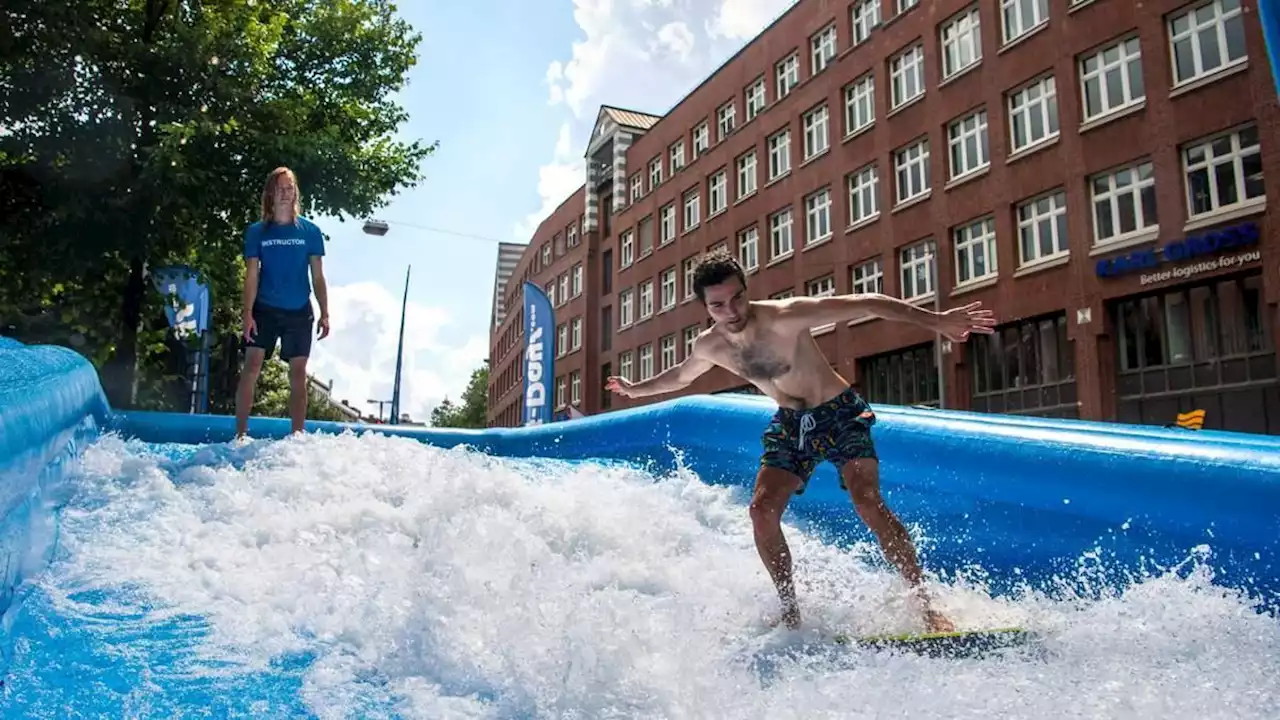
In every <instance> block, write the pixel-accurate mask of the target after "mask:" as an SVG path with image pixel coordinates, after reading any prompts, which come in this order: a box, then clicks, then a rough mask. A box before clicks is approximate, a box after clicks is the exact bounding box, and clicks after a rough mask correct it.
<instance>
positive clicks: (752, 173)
mask: <svg viewBox="0 0 1280 720" xmlns="http://www.w3.org/2000/svg"><path fill="white" fill-rule="evenodd" d="M737 167H738V199H739V200H741V199H742V198H744V197H747V196H748V195H750V194H751V193H754V192H755V191H756V184H757V174H758V173H759V163H758V162H756V150H755V148H752V149H751V150H749V151H747V152H746V153H744V154H743V155H741V156H739V157H738V162H737Z"/></svg>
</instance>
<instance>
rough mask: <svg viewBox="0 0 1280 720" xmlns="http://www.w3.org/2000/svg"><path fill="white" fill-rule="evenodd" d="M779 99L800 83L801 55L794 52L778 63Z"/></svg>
mask: <svg viewBox="0 0 1280 720" xmlns="http://www.w3.org/2000/svg"><path fill="white" fill-rule="evenodd" d="M775 69H776V70H777V73H778V99H779V100H781V99H782V98H784V97H786V96H787V95H788V94H790V93H791V89H792V88H794V87H795V86H796V85H798V84H800V56H799V55H798V54H796V53H792V54H791V55H790V56H789V57H787V59H785V60H783V61H782V62H780V63H778V64H777V66H776V68H775Z"/></svg>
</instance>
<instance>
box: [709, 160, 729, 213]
mask: <svg viewBox="0 0 1280 720" xmlns="http://www.w3.org/2000/svg"><path fill="white" fill-rule="evenodd" d="M707 185H708V187H709V195H710V199H709V202H710V204H711V207H710V208H708V212H709V213H710V215H715V214H716V213H719V212H722V211H723V210H724V209H725V208H727V207H729V174H728V172H726V171H724V170H721V171H719V172H717V173H716V174H714V175H712V176H711V181H710V182H709V183H707ZM710 215H709V216H708V217H710Z"/></svg>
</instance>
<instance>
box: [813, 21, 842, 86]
mask: <svg viewBox="0 0 1280 720" xmlns="http://www.w3.org/2000/svg"><path fill="white" fill-rule="evenodd" d="M809 44H810V45H811V46H812V48H813V51H812V53H811V56H812V60H813V71H812V72H811V73H810V74H812V75H817V74H818V73H820V72H822V71H823V70H826V69H827V64H828V63H830V62H831V59H832V58H834V57H835V56H836V26H835V24H834V23H833V24H831V25H828V26H827V27H826V28H824V29H823V30H822V32H820V33H818V34H817V35H814V36H813V39H812V40H810V41H809Z"/></svg>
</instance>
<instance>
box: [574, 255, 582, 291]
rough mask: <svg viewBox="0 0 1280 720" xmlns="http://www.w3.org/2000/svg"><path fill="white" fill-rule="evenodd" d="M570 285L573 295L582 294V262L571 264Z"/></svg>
mask: <svg viewBox="0 0 1280 720" xmlns="http://www.w3.org/2000/svg"><path fill="white" fill-rule="evenodd" d="M572 287H573V296H574V297H578V296H579V295H581V294H582V263H578V264H576V265H574V266H573V278H572Z"/></svg>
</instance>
